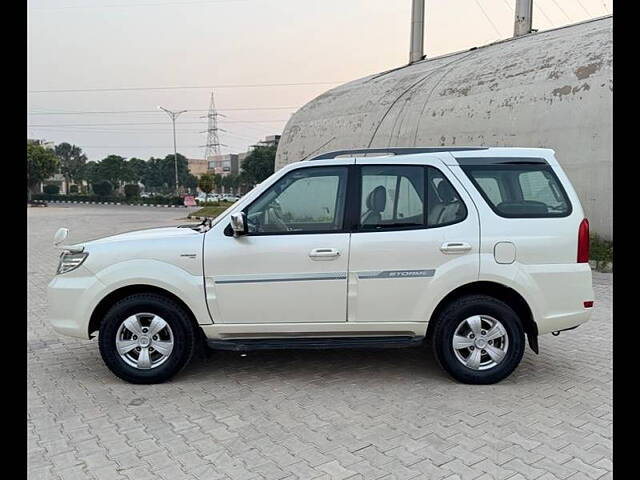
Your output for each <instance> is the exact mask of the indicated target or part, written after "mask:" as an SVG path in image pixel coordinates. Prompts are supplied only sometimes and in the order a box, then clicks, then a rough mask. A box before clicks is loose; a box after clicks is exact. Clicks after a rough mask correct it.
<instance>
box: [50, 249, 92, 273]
mask: <svg viewBox="0 0 640 480" xmlns="http://www.w3.org/2000/svg"><path fill="white" fill-rule="evenodd" d="M88 256H89V253H88V252H62V254H61V255H60V262H59V263H58V271H57V272H56V273H57V274H58V275H59V274H61V273H67V272H70V271H71V270H75V269H76V268H78V267H79V266H80V265H82V262H84V260H85V259H86V258H87V257H88Z"/></svg>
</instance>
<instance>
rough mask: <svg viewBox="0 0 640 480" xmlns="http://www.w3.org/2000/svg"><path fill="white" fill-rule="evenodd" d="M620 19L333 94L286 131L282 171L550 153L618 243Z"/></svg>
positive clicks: (524, 39) (418, 66)
mask: <svg viewBox="0 0 640 480" xmlns="http://www.w3.org/2000/svg"><path fill="white" fill-rule="evenodd" d="M612 24H613V21H612V17H611V16H608V17H603V18H599V19H594V20H590V21H586V22H582V23H579V24H575V25H570V26H567V27H562V28H558V29H555V30H549V31H545V32H540V33H532V34H528V35H524V36H521V37H517V38H513V39H509V40H505V41H501V42H497V43H493V44H490V45H487V46H483V47H480V48H474V49H471V50H468V51H464V52H457V53H453V54H450V55H444V56H441V57H437V58H432V59H426V60H422V61H419V62H416V63H413V64H410V65H407V66H403V67H401V68H397V69H394V70H390V71H387V72H383V73H379V74H376V75H371V76H368V77H365V78H362V79H359V80H355V81H352V82H349V83H347V84H345V85H341V86H339V87H337V88H334V89H332V90H329V91H328V92H326V93H324V94H322V95H320V96H319V97H317V98H315V99H314V100H312V101H311V102H309V103H307V104H306V105H304V106H303V107H302V108H301V109H299V110H298V111H297V112H296V113H295V114H294V115H293V116H292V117H291V119H290V120H289V122H288V123H287V125H286V127H285V130H284V132H283V134H282V138H281V140H280V144H279V147H278V153H277V157H276V168H281V167H283V166H284V165H287V164H289V163H291V162H296V161H300V160H303V159H305V158H308V157H310V156H313V155H318V154H321V153H323V152H326V151H330V150H340V149H349V148H365V147H370V148H375V147H389V146H395V147H414V146H522V147H547V148H552V149H554V150H555V151H556V155H557V158H558V160H559V162H560V163H561V165H562V167H563V168H564V170H565V171H566V172H567V174H568V175H569V177H570V179H571V181H572V183H573V185H574V187H575V188H576V190H577V191H578V194H579V196H580V198H581V202H582V204H583V207H584V209H585V211H586V212H587V215H588V218H589V220H590V223H591V228H592V231H595V232H598V233H600V234H602V235H604V236H605V237H607V238H612V225H611V221H612V212H611V206H612V195H611V190H612V167H613V165H612V163H613V157H612V153H613V151H612V148H613V147H612V141H613V132H612V109H613V105H612V104H613V38H612Z"/></svg>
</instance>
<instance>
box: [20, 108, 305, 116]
mask: <svg viewBox="0 0 640 480" xmlns="http://www.w3.org/2000/svg"><path fill="white" fill-rule="evenodd" d="M297 108H299V107H229V108H218V111H223V112H231V111H255V110H295V109H297ZM187 111H188V112H207V111H208V110H206V109H202V108H189V109H187ZM130 113H134V114H137V113H159V112H158V111H157V110H104V111H97V110H96V111H91V110H87V111H75V112H27V115H34V116H35V115H110V114H130Z"/></svg>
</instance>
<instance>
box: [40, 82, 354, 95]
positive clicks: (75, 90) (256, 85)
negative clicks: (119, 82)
mask: <svg viewBox="0 0 640 480" xmlns="http://www.w3.org/2000/svg"><path fill="white" fill-rule="evenodd" d="M339 83H345V82H344V81H334V82H292V83H244V84H242V83H235V84H231V83H229V84H224V85H208V86H207V85H202V86H199V85H185V86H165V87H114V88H67V89H51V90H27V93H90V92H138V91H149V90H201V89H207V90H212V89H216V88H262V87H301V86H316V85H336V84H339Z"/></svg>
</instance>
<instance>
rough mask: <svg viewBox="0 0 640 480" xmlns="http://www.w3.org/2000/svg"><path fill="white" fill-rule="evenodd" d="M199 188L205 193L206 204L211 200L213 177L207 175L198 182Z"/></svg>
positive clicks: (202, 176)
mask: <svg viewBox="0 0 640 480" xmlns="http://www.w3.org/2000/svg"><path fill="white" fill-rule="evenodd" d="M198 188H199V189H200V190H202V191H203V192H204V201H205V203H206V202H207V201H208V200H209V194H210V193H211V190H213V176H211V175H209V174H208V173H205V174H203V175H201V176H200V179H199V180H198Z"/></svg>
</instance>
